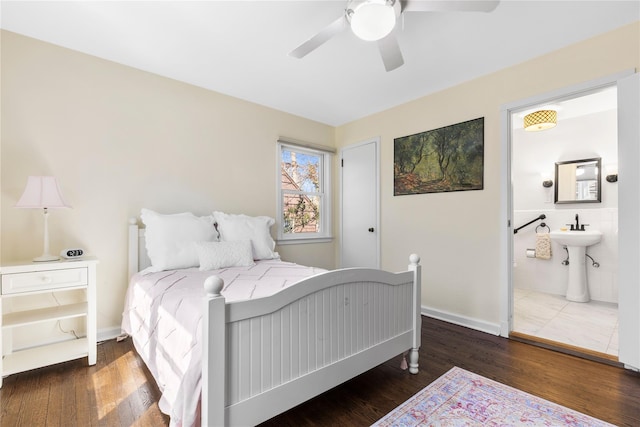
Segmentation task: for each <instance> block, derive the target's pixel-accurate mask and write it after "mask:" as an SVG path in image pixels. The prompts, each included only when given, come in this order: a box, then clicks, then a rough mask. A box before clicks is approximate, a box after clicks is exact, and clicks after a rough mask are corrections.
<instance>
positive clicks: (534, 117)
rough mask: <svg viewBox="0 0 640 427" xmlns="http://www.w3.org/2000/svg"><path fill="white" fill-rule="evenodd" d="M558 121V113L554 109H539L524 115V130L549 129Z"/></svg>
mask: <svg viewBox="0 0 640 427" xmlns="http://www.w3.org/2000/svg"><path fill="white" fill-rule="evenodd" d="M557 123H558V113H557V112H556V111H554V110H539V111H535V112H533V113H531V114H527V115H526V116H524V130H526V131H529V132H535V131H539V130H545V129H551V128H552V127H555V126H556V124H557Z"/></svg>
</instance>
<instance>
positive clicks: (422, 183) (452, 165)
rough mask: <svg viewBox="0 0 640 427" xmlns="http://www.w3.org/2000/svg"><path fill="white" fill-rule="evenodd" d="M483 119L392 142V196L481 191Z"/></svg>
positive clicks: (482, 174)
mask: <svg viewBox="0 0 640 427" xmlns="http://www.w3.org/2000/svg"><path fill="white" fill-rule="evenodd" d="M483 185H484V117H481V118H479V119H474V120H469V121H466V122H462V123H457V124H455V125H450V126H445V127H442V128H439V129H434V130H428V131H426V132H421V133H416V134H414V135H409V136H403V137H401V138H395V139H394V140H393V195H394V196H402V195H406V194H424V193H442V192H448V191H466V190H482V189H483Z"/></svg>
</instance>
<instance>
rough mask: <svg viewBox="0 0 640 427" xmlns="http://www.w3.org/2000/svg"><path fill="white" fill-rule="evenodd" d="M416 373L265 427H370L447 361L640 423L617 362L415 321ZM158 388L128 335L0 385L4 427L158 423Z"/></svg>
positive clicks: (625, 422) (398, 373)
mask: <svg viewBox="0 0 640 427" xmlns="http://www.w3.org/2000/svg"><path fill="white" fill-rule="evenodd" d="M422 337H423V338H422V349H421V351H420V373H419V374H418V375H410V374H408V373H407V372H406V371H402V370H400V369H399V362H400V361H399V359H395V360H391V361H389V362H387V363H385V364H383V365H381V366H379V367H377V368H375V369H373V370H371V371H369V372H367V373H365V374H363V375H360V376H359V377H356V378H354V379H353V380H351V381H348V382H346V383H345V384H343V385H341V386H339V387H336V388H334V389H333V390H330V391H328V392H327V393H324V394H323V395H321V396H318V397H316V398H314V399H312V400H310V401H308V402H306V403H304V404H302V405H300V406H298V407H297V408H294V409H292V410H290V411H288V412H285V413H284V414H282V415H280V416H278V417H275V418H273V419H272V420H270V421H268V422H266V423H264V424H262V425H261V426H262V427H266V426H269V427H270V426H279V427H281V426H319V425H320V426H322V425H326V426H340V425H342V426H368V425H370V424H371V423H373V422H375V421H376V420H378V419H379V418H381V417H382V416H384V415H385V414H387V413H388V412H389V411H391V410H392V409H393V408H395V407H396V406H398V405H399V404H401V403H402V402H404V401H405V400H406V399H407V398H409V397H411V396H412V395H413V394H414V393H416V392H418V391H419V390H421V389H422V388H423V387H425V386H426V385H427V384H429V383H431V382H432V381H434V380H435V379H436V378H438V377H439V376H440V375H442V374H444V373H445V372H446V371H448V370H449V369H450V368H452V367H453V366H458V367H461V368H464V369H466V370H469V371H472V372H475V373H477V374H480V375H483V376H485V377H487V378H491V379H493V380H496V381H499V382H501V383H503V384H507V385H510V386H512V387H516V388H519V389H520V390H524V391H526V392H528V393H531V394H534V395H537V396H540V397H542V398H545V399H547V400H550V401H552V402H555V403H558V404H561V405H564V406H567V407H570V408H572V409H575V410H578V411H580V412H583V413H585V414H588V415H591V416H593V417H596V418H600V419H602V420H604V421H608V422H610V423H612V424H616V425H620V426H640V375H639V374H637V373H634V372H631V371H628V370H624V369H622V368H619V367H615V366H611V365H607V364H603V363H598V362H594V361H591V360H586V359H582V358H578V357H575V356H571V355H567V354H563V353H558V352H555V351H552V350H548V349H544V348H539V347H535V346H532V345H529V344H525V343H522V342H517V341H513V340H508V339H504V338H500V337H495V336H493V335H488V334H484V333H481V332H477V331H473V330H470V329H467V328H463V327H460V326H455V325H452V324H449V323H446V322H441V321H437V320H434V319H429V318H423V333H422ZM158 398H159V392H158V389H157V387H156V386H155V383H154V382H153V379H152V378H151V375H150V374H149V372H148V371H147V369H146V368H145V367H144V366H143V364H142V362H141V360H140V359H139V357H138V356H137V355H136V353H135V350H134V349H133V345H132V343H131V340H125V341H123V342H120V343H117V342H116V341H107V342H105V343H103V344H101V345H99V346H98V363H97V365H96V366H93V367H87V366H86V361H85V360H78V361H73V362H67V363H63V364H59V365H55V366H51V367H47V368H42V369H38V370H34V371H30V372H25V373H21V374H17V375H12V376H9V377H7V378H5V379H4V384H3V387H2V389H0V408H1V412H0V416H1V418H0V425H2V426H45V425H46V426H65V427H66V426H83V427H84V426H94V425H95V426H109V427H113V426H130V425H136V426H164V425H168V418H167V417H166V416H164V415H163V414H162V413H161V412H160V411H159V409H158V404H157V402H158Z"/></svg>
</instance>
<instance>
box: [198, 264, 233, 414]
mask: <svg viewBox="0 0 640 427" xmlns="http://www.w3.org/2000/svg"><path fill="white" fill-rule="evenodd" d="M223 287H224V282H223V280H222V279H221V278H220V277H218V276H211V277H208V278H207V280H205V281H204V291H205V294H206V297H205V301H204V311H203V316H202V338H203V340H202V400H201V402H200V405H201V416H202V419H201V422H202V425H203V426H223V425H226V423H225V409H224V407H225V404H226V397H225V389H226V377H225V374H226V360H225V354H226V348H225V343H226V339H225V330H226V326H227V325H226V316H225V310H226V308H225V299H224V297H223V296H222V295H221V292H222V288H223Z"/></svg>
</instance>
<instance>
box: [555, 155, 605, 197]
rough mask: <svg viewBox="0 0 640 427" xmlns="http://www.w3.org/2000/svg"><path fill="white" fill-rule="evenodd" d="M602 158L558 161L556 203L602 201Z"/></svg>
mask: <svg viewBox="0 0 640 427" xmlns="http://www.w3.org/2000/svg"><path fill="white" fill-rule="evenodd" d="M601 170H602V168H601V159H600V157H596V158H593V159H583V160H568V161H565V162H557V163H556V185H555V202H556V203H600V202H601V196H600V188H601V181H600V171H601Z"/></svg>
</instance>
